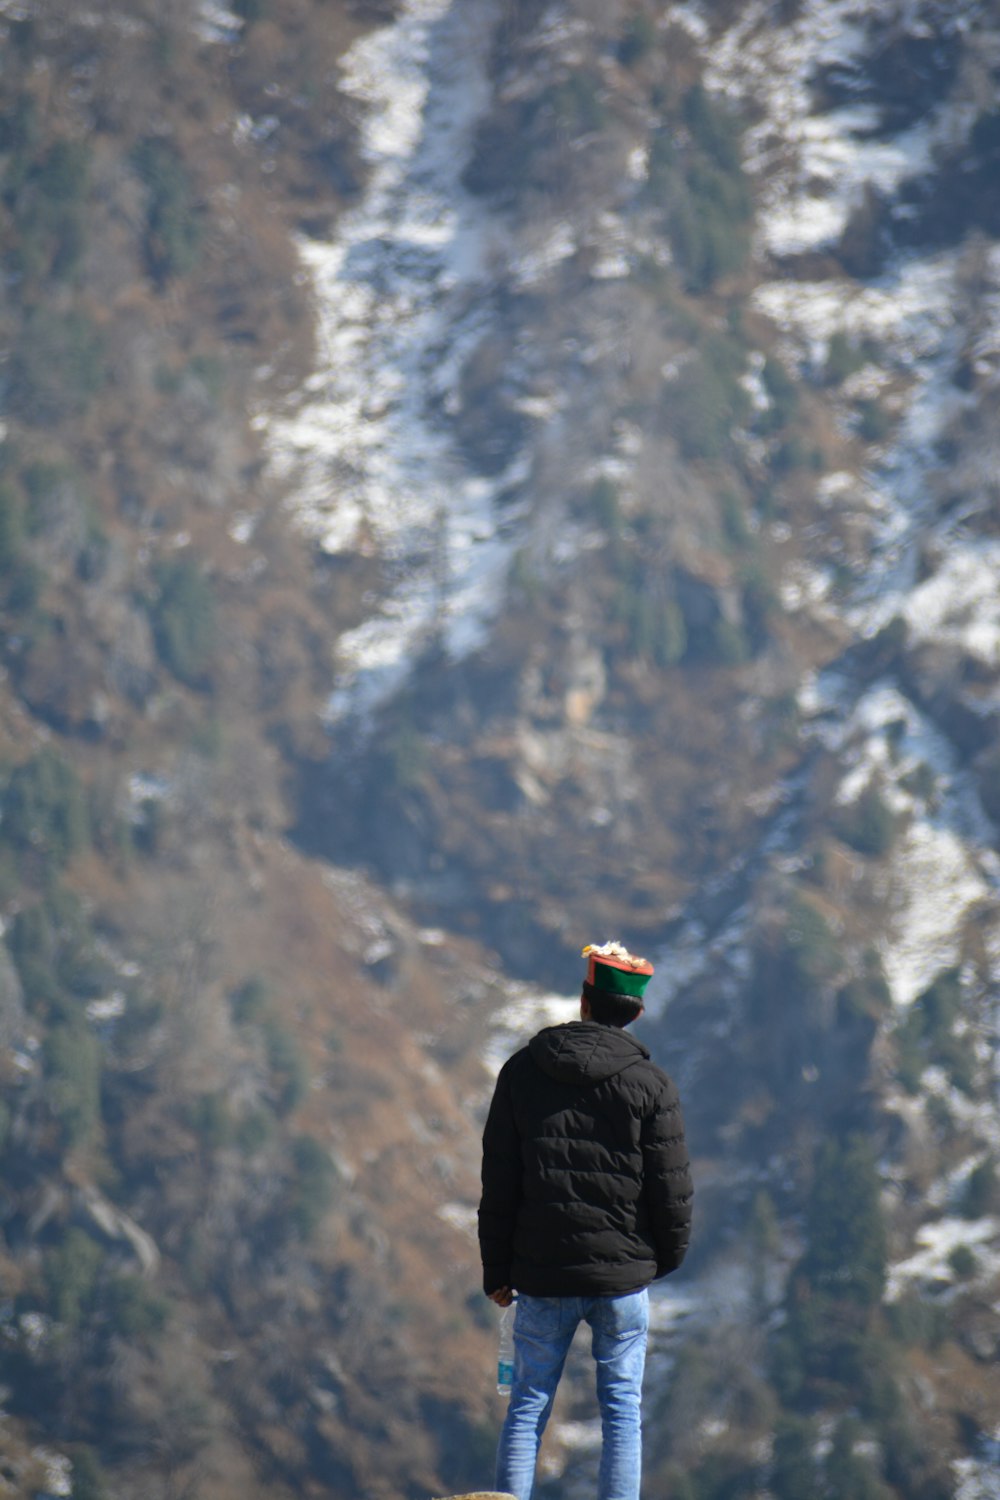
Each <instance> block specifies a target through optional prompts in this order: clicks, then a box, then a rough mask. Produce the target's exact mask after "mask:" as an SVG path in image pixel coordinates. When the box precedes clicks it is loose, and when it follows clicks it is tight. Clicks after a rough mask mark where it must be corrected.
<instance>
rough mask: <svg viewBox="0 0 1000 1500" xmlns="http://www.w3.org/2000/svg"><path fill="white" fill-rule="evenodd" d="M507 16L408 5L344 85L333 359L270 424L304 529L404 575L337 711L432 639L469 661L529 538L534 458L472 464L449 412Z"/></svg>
mask: <svg viewBox="0 0 1000 1500" xmlns="http://www.w3.org/2000/svg"><path fill="white" fill-rule="evenodd" d="M495 11H496V6H495V0H461V3H457V0H407V3H406V4H405V5H404V7H403V10H402V12H401V14H400V17H399V19H398V20H397V21H396V22H395V23H394V24H393V25H392V26H390V27H387V28H385V29H383V30H381V31H378V32H376V33H374V34H373V35H371V36H367V37H365V38H363V39H362V40H361V41H359V42H357V43H356V44H355V45H354V47H353V48H352V49H351V50H350V52H349V53H348V54H347V56H346V57H345V59H344V78H343V81H342V88H343V89H344V91H345V92H347V93H348V94H350V95H353V96H354V97H355V98H356V99H358V100H359V101H360V103H361V104H362V106H363V110H364V114H363V123H362V149H363V154H364V156H365V158H366V160H367V162H368V164H369V167H370V176H369V181H368V184H367V186H366V189H365V193H364V197H363V199H362V201H361V202H360V203H359V204H358V205H357V206H356V207H355V208H353V209H352V210H350V211H349V212H348V213H346V214H345V215H344V216H343V217H342V218H341V219H340V221H339V222H338V225H337V228H336V233H335V236H334V238H333V239H332V240H331V241H330V242H329V243H320V242H316V241H304V242H303V243H302V245H301V247H300V248H301V254H302V258H303V261H304V262H305V264H306V266H307V267H308V269H309V271H310V273H311V275H312V278H313V282H314V285H315V291H316V305H317V318H318V324H319V346H320V368H319V369H318V370H317V371H316V372H315V373H314V375H313V376H312V377H311V379H310V380H309V382H308V383H307V385H306V388H305V390H304V391H302V392H300V393H298V397H297V399H296V402H295V406H294V409H293V410H291V411H290V412H289V413H288V414H287V415H286V416H284V417H283V418H282V419H280V420H277V421H274V420H272V419H270V418H262V425H264V426H267V428H268V437H269V445H270V452H271V455H272V461H273V463H274V466H275V468H276V469H277V470H278V471H279V472H282V473H284V474H285V475H286V476H289V475H290V476H292V478H293V481H294V493H295V501H294V503H295V507H296V510H297V512H298V515H299V517H300V520H301V522H302V524H303V526H304V527H305V528H306V529H307V530H308V531H309V532H311V533H312V534H313V535H314V536H316V537H317V538H318V539H319V541H320V543H321V545H322V546H323V547H324V548H325V549H326V550H327V551H329V552H331V553H335V552H340V551H347V550H350V551H357V550H362V551H365V550H367V551H368V552H369V553H374V554H377V555H379V556H380V557H382V558H383V559H384V560H385V564H386V575H387V583H388V593H387V597H386V599H385V600H384V601H382V603H381V606H380V609H379V611H378V612H377V613H374V614H373V615H372V617H371V618H369V619H368V620H367V621H365V622H364V623H363V624H361V625H360V626H359V627H358V628H357V629H356V630H354V631H352V632H350V633H349V634H347V635H346V636H342V637H341V639H340V642H339V645H338V658H339V660H338V665H339V669H340V672H339V676H340V686H339V687H338V689H337V691H336V692H335V694H334V697H333V700H332V702H331V705H330V711H331V716H332V717H337V716H339V715H341V714H344V713H347V712H353V713H358V714H360V715H364V714H365V713H366V711H368V710H370V709H371V708H372V707H373V706H375V705H376V704H377V703H378V702H380V701H382V700H383V699H384V698H385V697H386V696H388V695H389V694H390V693H391V692H392V691H393V689H394V688H395V687H397V686H398V685H399V683H400V682H401V681H402V680H403V679H404V678H405V676H406V673H407V671H408V670H409V668H410V666H411V665H412V661H413V659H414V657H415V656H416V655H418V654H419V652H420V651H421V649H423V648H425V647H426V646H427V644H428V643H429V641H430V640H431V639H437V640H439V641H440V642H441V644H442V645H443V646H444V647H445V649H446V651H447V652H448V653H449V654H450V655H451V656H452V657H456V658H457V657H461V656H462V655H464V654H466V653H467V652H468V651H470V650H472V649H474V648H475V646H477V645H478V644H479V643H480V641H481V640H482V638H483V634H484V631H485V627H486V624H487V623H488V621H489V619H490V618H491V616H492V614H493V612H494V610H495V608H496V606H497V603H498V601H499V598H500V595H501V590H502V587H503V583H504V580H505V577H506V570H507V565H508V562H509V557H510V552H511V549H512V542H511V541H510V539H509V536H501V535H500V534H499V533H498V529H497V526H496V523H495V518H494V500H495V498H496V496H497V495H498V494H499V493H501V492H503V491H508V492H509V491H510V489H511V487H512V486H513V485H515V484H516V482H517V480H518V478H519V477H520V470H519V468H518V466H517V465H515V466H514V467H513V469H512V470H508V471H507V472H506V473H504V474H502V475H500V476H497V477H492V478H489V479H484V478H481V477H478V476H476V475H474V474H471V473H470V472H469V470H468V468H467V467H466V465H465V464H464V463H463V461H462V459H461V457H460V455H458V454H456V452H455V449H454V446H453V440H452V438H451V436H450V434H449V432H448V430H447V425H446V420H445V418H444V416H443V415H442V413H443V412H446V411H447V410H448V407H449V403H450V399H453V393H454V391H455V388H456V384H457V380H458V375H459V372H460V370H461V366H462V363H463V361H464V359H465V357H466V356H467V355H468V353H469V352H470V350H471V349H472V348H473V347H474V346H475V344H476V342H477V341H478V340H479V339H480V338H481V337H482V334H483V332H484V330H485V329H486V328H487V326H488V313H487V311H486V306H487V301H488V298H487V297H486V296H485V295H484V293H485V292H486V291H488V259H489V242H488V223H487V221H486V220H485V219H484V218H483V216H482V215H481V213H480V211H479V209H478V207H477V206H476V205H475V204H474V203H473V201H472V200H471V199H470V198H469V196H468V195H467V194H466V193H465V192H464V190H463V188H462V186H461V183H460V177H461V172H462V168H463V165H464V163H465V161H466V159H467V156H468V151H469V146H470V137H471V132H472V129H473V127H474V125H475V122H476V119H477V117H478V115H479V114H480V112H481V111H482V110H483V108H484V107H485V104H486V102H487V89H488V85H487V79H486V73H485V68H486V60H487V55H488V51H489V47H490V42H491V38H492V34H493V29H494V25H495V20H496V15H495ZM505 521H506V524H507V526H508V527H509V526H510V525H511V523H512V522H514V521H516V512H514V511H513V510H512V508H511V507H510V506H507V508H506V510H505Z"/></svg>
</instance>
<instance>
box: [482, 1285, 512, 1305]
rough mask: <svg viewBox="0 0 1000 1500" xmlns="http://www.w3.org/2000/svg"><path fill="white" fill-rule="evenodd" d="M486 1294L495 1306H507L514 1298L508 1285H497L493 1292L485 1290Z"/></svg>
mask: <svg viewBox="0 0 1000 1500" xmlns="http://www.w3.org/2000/svg"><path fill="white" fill-rule="evenodd" d="M486 1295H487V1296H488V1297H489V1299H490V1301H491V1302H495V1303H496V1305H497V1307H509V1306H510V1304H511V1303H512V1302H513V1300H514V1293H513V1292H512V1291H511V1289H510V1287H509V1286H498V1287H497V1289H496V1291H495V1292H487V1294H486Z"/></svg>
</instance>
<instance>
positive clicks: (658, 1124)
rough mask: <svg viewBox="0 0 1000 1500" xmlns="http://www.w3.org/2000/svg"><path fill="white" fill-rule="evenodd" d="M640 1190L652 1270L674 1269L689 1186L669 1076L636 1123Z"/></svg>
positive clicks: (687, 1218) (682, 1247) (685, 1234)
mask: <svg viewBox="0 0 1000 1500" xmlns="http://www.w3.org/2000/svg"><path fill="white" fill-rule="evenodd" d="M642 1157H643V1192H644V1195H645V1199H646V1208H647V1211H648V1214H649V1222H650V1225H651V1227H652V1231H653V1241H654V1244H655V1246H656V1274H657V1276H667V1275H669V1273H670V1272H671V1271H676V1270H677V1267H678V1266H679V1265H680V1263H681V1261H682V1260H683V1259H684V1256H685V1255H686V1254H687V1248H688V1241H689V1240H690V1237H691V1205H692V1200H693V1198H694V1187H693V1184H692V1182H691V1166H690V1163H689V1161H688V1153H687V1145H686V1143H685V1140H684V1119H683V1116H682V1114H681V1104H680V1099H679V1098H678V1096H677V1090H676V1088H675V1087H674V1084H673V1083H672V1081H671V1080H670V1079H666V1080H665V1083H664V1087H663V1088H662V1089H661V1091H660V1096H659V1098H658V1099H657V1101H656V1104H655V1106H654V1108H653V1109H652V1111H651V1112H650V1114H649V1115H648V1116H647V1117H646V1119H645V1120H644V1121H643V1126H642Z"/></svg>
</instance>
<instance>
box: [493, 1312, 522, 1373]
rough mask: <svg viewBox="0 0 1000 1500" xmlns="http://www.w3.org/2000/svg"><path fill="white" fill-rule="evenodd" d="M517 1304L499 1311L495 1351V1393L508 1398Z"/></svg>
mask: <svg viewBox="0 0 1000 1500" xmlns="http://www.w3.org/2000/svg"><path fill="white" fill-rule="evenodd" d="M516 1306H517V1304H516V1303H515V1302H512V1303H511V1304H510V1306H509V1307H502V1308H501V1309H500V1345H499V1348H498V1350H497V1392H498V1394H499V1395H501V1396H509V1395H510V1388H511V1386H512V1385H513V1383H514V1311H515V1308H516Z"/></svg>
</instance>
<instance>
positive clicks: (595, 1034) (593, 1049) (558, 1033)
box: [528, 1021, 649, 1083]
mask: <svg viewBox="0 0 1000 1500" xmlns="http://www.w3.org/2000/svg"><path fill="white" fill-rule="evenodd" d="M528 1052H529V1053H530V1055H531V1059H532V1061H533V1062H534V1063H536V1064H537V1066H538V1067H540V1068H541V1070H542V1072H543V1073H547V1074H548V1075H549V1077H550V1078H555V1079H558V1081H559V1082H560V1083H602V1082H603V1081H604V1079H605V1078H612V1077H614V1075H615V1074H616V1073H621V1072H622V1071H623V1069H625V1068H630V1067H631V1066H632V1065H633V1064H634V1063H637V1062H642V1061H643V1060H644V1059H646V1058H648V1057H649V1048H648V1047H644V1046H643V1044H642V1042H638V1041H636V1039H635V1037H634V1036H627V1035H626V1033H625V1032H624V1031H621V1030H619V1028H618V1027H616V1026H602V1025H600V1024H599V1023H598V1022H596V1021H570V1022H569V1023H568V1024H567V1025H565V1026H546V1028H545V1030H544V1031H540V1032H539V1033H538V1035H537V1036H535V1037H532V1039H531V1041H530V1042H529V1043H528Z"/></svg>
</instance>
